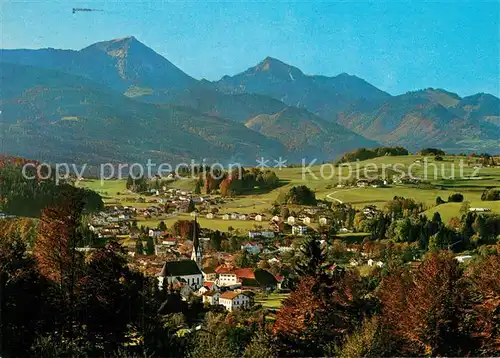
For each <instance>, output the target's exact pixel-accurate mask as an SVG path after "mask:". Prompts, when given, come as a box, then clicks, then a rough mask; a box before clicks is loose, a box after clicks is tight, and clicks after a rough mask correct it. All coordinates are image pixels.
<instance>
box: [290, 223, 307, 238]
mask: <svg viewBox="0 0 500 358" xmlns="http://www.w3.org/2000/svg"><path fill="white" fill-rule="evenodd" d="M306 231H307V226H303V225H295V226H293V227H292V235H298V236H302V235H304V234H305V233H306Z"/></svg>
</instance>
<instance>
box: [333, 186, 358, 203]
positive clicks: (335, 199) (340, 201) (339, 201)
mask: <svg viewBox="0 0 500 358" xmlns="http://www.w3.org/2000/svg"><path fill="white" fill-rule="evenodd" d="M357 189H361V188H351V189H346V190H335V191H333V192H331V193H330V194H326V198H327V199H329V200H331V201H336V202H337V203H339V204H344V202H343V201H342V200H340V199H337V198H335V197H334V196H333V195H335V194H337V193H339V192H341V191H342V192H343V191H350V190H357Z"/></svg>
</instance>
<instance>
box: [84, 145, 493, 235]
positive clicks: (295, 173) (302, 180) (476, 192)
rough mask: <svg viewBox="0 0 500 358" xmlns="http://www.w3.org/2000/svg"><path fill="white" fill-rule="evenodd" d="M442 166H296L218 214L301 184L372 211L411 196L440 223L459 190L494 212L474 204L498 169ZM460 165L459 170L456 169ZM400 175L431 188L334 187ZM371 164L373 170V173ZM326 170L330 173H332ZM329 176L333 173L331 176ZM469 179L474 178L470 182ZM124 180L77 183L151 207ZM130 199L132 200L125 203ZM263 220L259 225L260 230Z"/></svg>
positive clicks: (406, 160) (454, 161)
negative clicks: (417, 179) (419, 179)
mask: <svg viewBox="0 0 500 358" xmlns="http://www.w3.org/2000/svg"><path fill="white" fill-rule="evenodd" d="M444 159H445V160H444V161H442V162H435V161H434V159H432V157H431V158H427V159H425V162H427V166H428V168H427V170H426V169H425V168H423V164H424V163H423V162H421V163H418V160H420V161H422V157H420V156H415V155H411V156H401V157H380V158H374V159H370V160H367V161H361V162H357V163H350V168H347V167H341V168H340V169H339V168H338V167H337V168H333V167H328V166H325V167H323V168H322V167H321V166H319V165H316V166H313V167H311V168H310V172H309V171H308V170H306V171H304V170H303V169H302V168H301V167H296V168H283V169H281V170H278V169H274V171H275V172H276V174H277V175H278V177H279V178H280V180H281V181H282V182H283V186H282V187H280V188H278V189H275V190H272V191H270V192H268V193H264V194H253V195H245V196H240V197H237V198H232V199H229V200H228V201H227V202H226V203H224V204H222V205H220V206H219V212H220V213H230V212H238V213H242V214H249V213H252V212H259V213H266V212H269V210H270V209H271V208H272V205H273V203H274V202H275V201H276V199H277V197H278V195H279V194H280V192H281V191H285V192H286V191H287V190H289V189H290V188H291V187H292V186H296V185H307V186H308V187H310V188H311V189H313V190H314V191H315V192H316V197H317V198H318V199H325V200H328V201H335V200H336V201H338V200H340V201H342V202H344V203H349V204H351V205H353V206H355V207H363V206H365V205H367V204H374V205H376V206H378V207H383V206H384V205H385V203H386V202H387V201H388V200H390V199H392V198H393V197H394V196H395V195H397V196H404V197H409V198H414V199H416V200H417V201H419V202H422V203H424V204H425V205H426V206H427V208H428V210H427V211H425V214H426V215H429V216H432V215H433V214H434V212H436V211H439V212H440V214H441V216H442V219H443V221H448V220H449V219H450V218H451V217H453V216H459V210H460V206H461V204H457V203H446V204H443V205H440V206H439V207H435V202H436V197H437V196H440V197H441V198H442V199H443V200H445V201H446V200H447V198H448V196H449V195H451V194H453V193H456V192H460V193H462V194H463V195H464V200H465V201H468V202H470V205H471V207H488V208H491V209H492V212H497V213H500V203H499V202H483V201H481V200H480V198H481V194H482V192H483V190H484V189H485V188H487V187H497V188H499V187H500V168H498V167H497V168H481V169H480V170H479V171H477V170H476V169H475V168H474V165H473V164H471V166H467V161H466V159H465V158H464V157H453V156H447V157H445V158H444ZM461 162H462V164H463V166H462V167H460V163H461ZM396 165H397V166H398V167H397V168H398V169H399V170H401V171H407V170H408V168H412V174H413V175H415V176H419V177H422V178H424V179H425V178H427V180H428V181H429V182H430V183H431V184H432V185H431V186H430V188H422V187H416V186H412V185H392V186H391V187H389V188H372V187H368V188H337V187H336V186H337V184H338V183H339V180H342V181H343V180H345V178H347V177H348V174H349V172H350V173H351V178H352V177H354V178H356V177H364V174H365V171H367V173H368V174H370V173H371V174H372V175H373V173H381V172H382V171H385V172H386V173H389V172H390V170H391V168H393V169H394V168H395V166H396ZM375 166H377V168H378V169H376V170H375V169H374V168H375ZM332 170H334V171H333V172H332ZM453 172H454V174H455V175H460V177H457V178H455V179H450V177H451V176H452V174H453ZM332 173H333V175H332ZM471 176H473V177H474V178H475V179H471V178H470V177H471ZM125 184H126V181H125V180H107V181H104V182H103V183H101V181H99V180H85V181H83V182H79V183H78V186H81V187H86V188H89V189H92V190H95V191H97V192H98V193H99V194H101V196H103V198H104V201H105V204H107V205H111V204H114V203H120V204H121V205H129V206H135V207H139V208H141V207H142V208H143V207H147V206H149V205H151V204H147V203H142V204H141V203H135V198H137V197H139V195H137V194H134V193H128V192H126V188H125ZM170 186H171V187H174V188H178V189H186V190H188V189H193V187H194V180H189V179H183V180H177V181H175V182H172V183H171V184H170ZM130 199H132V200H130ZM190 218H191V217H190V216H189V215H187V214H180V215H179V216H177V217H169V218H168V219H164V221H165V223H166V224H167V226H170V225H171V224H173V223H174V222H175V221H176V220H178V219H190ZM161 220H162V218H158V219H156V218H155V219H154V220H151V219H148V220H141V223H140V224H141V225H145V226H149V227H156V226H157V225H158V223H159V222H160V221H161ZM199 221H200V224H201V225H202V226H203V227H207V228H211V229H214V230H223V231H227V229H228V227H230V226H232V227H233V228H235V229H239V230H241V231H248V230H252V229H254V228H255V226H256V225H258V224H260V223H256V222H254V221H252V220H248V221H242V220H227V221H226V220H221V219H213V220H210V219H205V218H204V217H200V218H199ZM265 224H266V223H265V222H264V223H263V224H262V225H263V226H265Z"/></svg>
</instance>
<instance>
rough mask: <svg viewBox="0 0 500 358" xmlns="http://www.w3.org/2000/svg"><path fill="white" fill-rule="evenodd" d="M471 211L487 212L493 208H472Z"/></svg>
mask: <svg viewBox="0 0 500 358" xmlns="http://www.w3.org/2000/svg"><path fill="white" fill-rule="evenodd" d="M469 211H470V212H476V213H486V212H489V211H491V209H490V208H470V209H469Z"/></svg>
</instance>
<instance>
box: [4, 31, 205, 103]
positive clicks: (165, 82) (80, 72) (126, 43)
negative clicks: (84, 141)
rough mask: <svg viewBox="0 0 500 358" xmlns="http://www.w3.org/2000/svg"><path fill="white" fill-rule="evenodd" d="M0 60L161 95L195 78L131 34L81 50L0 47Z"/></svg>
mask: <svg viewBox="0 0 500 358" xmlns="http://www.w3.org/2000/svg"><path fill="white" fill-rule="evenodd" d="M0 61H2V62H8V63H14V64H19V65H30V66H37V67H42V68H45V69H52V70H57V71H60V72H65V73H69V74H73V75H77V76H81V77H84V78H88V79H91V80H94V81H95V82H99V83H101V84H103V85H105V86H109V87H111V88H113V89H115V90H117V91H119V92H122V93H127V94H129V95H131V96H136V95H153V96H156V97H162V98H164V97H168V95H170V94H171V92H172V91H174V90H178V89H183V88H186V87H188V86H190V85H193V84H195V83H196V82H197V81H196V80H195V79H193V78H192V77H190V76H188V75H187V74H185V73H184V72H182V71H181V70H180V69H179V68H177V67H176V66H175V65H173V64H172V63H171V62H170V61H168V60H167V59H165V58H164V57H162V56H161V55H159V54H158V53H156V52H155V51H153V50H152V49H150V48H149V47H147V46H145V45H144V44H142V43H141V42H139V41H138V40H137V39H136V38H135V37H133V36H132V37H125V38H121V39H115V40H111V41H103V42H98V43H96V44H93V45H90V46H88V47H86V48H84V49H82V50H80V51H72V50H56V49H40V50H0Z"/></svg>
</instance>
